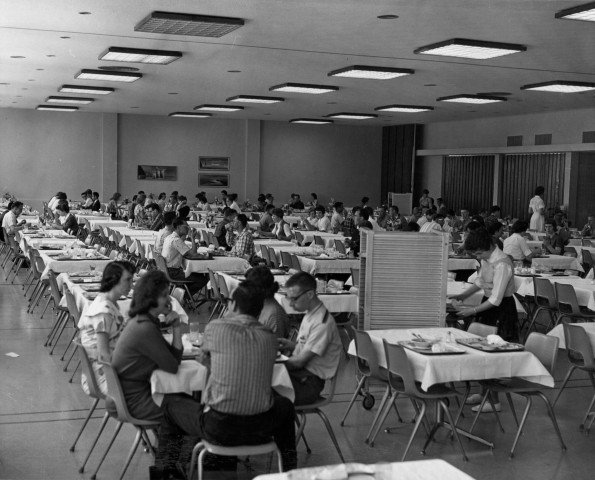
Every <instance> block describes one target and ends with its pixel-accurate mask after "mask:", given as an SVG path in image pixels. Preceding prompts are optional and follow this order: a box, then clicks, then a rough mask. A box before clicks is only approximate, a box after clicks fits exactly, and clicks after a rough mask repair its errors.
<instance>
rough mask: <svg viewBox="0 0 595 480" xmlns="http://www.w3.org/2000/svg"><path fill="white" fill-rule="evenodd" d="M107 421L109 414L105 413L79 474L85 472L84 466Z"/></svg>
mask: <svg viewBox="0 0 595 480" xmlns="http://www.w3.org/2000/svg"><path fill="white" fill-rule="evenodd" d="M108 420H109V413H107V412H105V414H104V415H103V420H101V426H100V427H99V431H98V432H97V435H96V436H95V440H94V441H93V445H91V448H90V450H89V453H87V456H86V457H85V461H84V462H83V464H82V465H81V467H80V468H79V473H83V472H84V471H85V465H86V464H87V462H88V461H89V458H91V454H92V453H93V450H94V449H95V445H97V442H98V441H99V437H101V434H102V433H103V430H104V429H105V426H106V425H107V421H108ZM73 446H74V445H73Z"/></svg>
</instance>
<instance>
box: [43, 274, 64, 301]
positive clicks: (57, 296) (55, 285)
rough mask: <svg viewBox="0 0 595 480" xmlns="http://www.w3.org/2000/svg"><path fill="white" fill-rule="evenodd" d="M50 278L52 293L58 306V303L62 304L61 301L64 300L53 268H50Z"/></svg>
mask: <svg viewBox="0 0 595 480" xmlns="http://www.w3.org/2000/svg"><path fill="white" fill-rule="evenodd" d="M44 268H45V267H44ZM48 280H49V282H50V293H51V294H52V298H53V299H54V304H55V305H56V307H57V306H58V305H60V301H61V300H62V293H61V292H60V288H59V287H58V280H57V279H56V274H55V273H54V271H53V270H50V271H49V272H48Z"/></svg>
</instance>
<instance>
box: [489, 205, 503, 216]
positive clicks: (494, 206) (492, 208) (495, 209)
mask: <svg viewBox="0 0 595 480" xmlns="http://www.w3.org/2000/svg"><path fill="white" fill-rule="evenodd" d="M500 211H501V210H500V207H499V206H498V205H492V206H491V207H490V215H491V214H492V213H496V212H500Z"/></svg>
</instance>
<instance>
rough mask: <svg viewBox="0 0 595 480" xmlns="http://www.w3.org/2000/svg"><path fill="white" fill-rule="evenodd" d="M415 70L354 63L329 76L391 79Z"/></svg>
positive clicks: (412, 72)
mask: <svg viewBox="0 0 595 480" xmlns="http://www.w3.org/2000/svg"><path fill="white" fill-rule="evenodd" d="M414 73H415V70H411V69H409V68H389V67H366V66H364V65H353V66H351V67H345V68H340V69H339V70H333V71H332V72H330V73H329V74H328V76H329V77H349V78H366V79H371V80H390V79H391V78H397V77H403V76H405V75H413V74H414Z"/></svg>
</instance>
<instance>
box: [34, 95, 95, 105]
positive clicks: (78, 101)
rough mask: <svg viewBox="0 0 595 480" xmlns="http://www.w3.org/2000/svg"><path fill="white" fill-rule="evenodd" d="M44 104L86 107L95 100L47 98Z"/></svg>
mask: <svg viewBox="0 0 595 480" xmlns="http://www.w3.org/2000/svg"><path fill="white" fill-rule="evenodd" d="M45 101H46V103H71V104H75V105H88V104H90V103H93V102H94V101H95V100H94V99H92V98H83V97H56V96H52V97H48V98H46V99H45Z"/></svg>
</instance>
